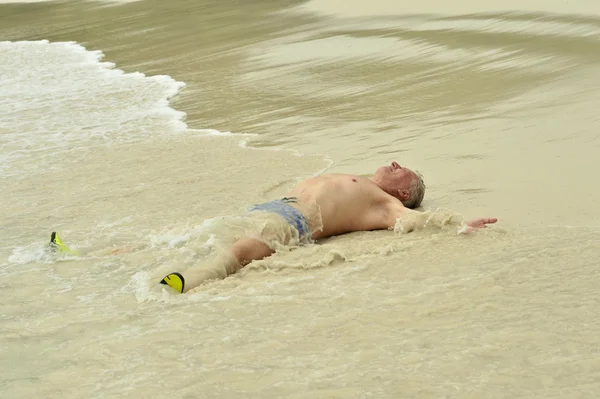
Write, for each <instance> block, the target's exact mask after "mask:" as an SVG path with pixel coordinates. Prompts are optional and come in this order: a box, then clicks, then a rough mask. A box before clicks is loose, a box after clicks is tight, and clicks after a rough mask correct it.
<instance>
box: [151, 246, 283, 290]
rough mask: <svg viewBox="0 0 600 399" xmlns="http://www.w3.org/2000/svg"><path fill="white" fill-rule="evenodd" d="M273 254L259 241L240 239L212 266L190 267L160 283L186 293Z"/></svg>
mask: <svg viewBox="0 0 600 399" xmlns="http://www.w3.org/2000/svg"><path fill="white" fill-rule="evenodd" d="M273 252H275V251H273V250H272V249H271V248H270V247H269V246H268V245H267V244H265V243H264V242H262V241H260V240H257V239H255V238H241V239H239V240H238V241H236V242H235V243H234V244H233V246H232V247H231V249H230V251H229V252H226V253H223V254H221V255H219V256H217V259H215V261H214V264H213V265H210V266H208V267H207V265H201V266H196V267H191V268H189V269H188V270H186V271H184V272H183V273H181V274H180V273H172V274H169V275H168V276H166V277H165V278H164V279H163V280H162V281H161V283H162V284H167V285H169V286H171V287H173V288H174V289H175V290H177V291H179V292H187V291H189V290H191V289H192V288H195V287H197V286H199V285H200V284H202V283H203V282H204V281H207V280H216V279H224V278H225V277H227V276H229V275H230V274H233V273H235V272H237V271H238V270H239V269H241V268H242V267H244V266H246V265H247V264H248V263H250V262H252V261H253V260H260V259H264V258H266V257H267V256H270V255H271V254H272V253H273ZM211 263H213V262H211Z"/></svg>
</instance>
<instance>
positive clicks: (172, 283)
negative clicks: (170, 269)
mask: <svg viewBox="0 0 600 399" xmlns="http://www.w3.org/2000/svg"><path fill="white" fill-rule="evenodd" d="M160 283H161V284H164V285H168V286H169V287H171V288H173V289H174V290H175V291H177V292H179V293H183V289H184V288H185V280H184V278H183V276H182V275H181V274H179V273H171V274H168V275H167V276H165V278H163V279H162V280H161V281H160Z"/></svg>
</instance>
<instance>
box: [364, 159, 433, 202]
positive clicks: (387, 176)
mask: <svg viewBox="0 0 600 399" xmlns="http://www.w3.org/2000/svg"><path fill="white" fill-rule="evenodd" d="M373 181H374V182H375V183H376V184H377V185H378V186H379V187H380V188H381V189H382V190H383V191H385V192H386V193H388V194H390V195H392V196H394V197H396V198H398V199H399V200H400V201H401V202H402V203H403V204H404V206H405V207H407V208H411V209H414V208H418V207H419V206H420V205H421V202H422V201H423V197H424V196H425V183H424V182H423V176H421V174H419V173H415V172H413V171H412V170H410V169H408V168H403V167H401V166H400V165H398V164H397V163H396V162H392V164H391V165H390V166H382V167H380V168H379V169H377V171H376V172H375V176H374V177H373Z"/></svg>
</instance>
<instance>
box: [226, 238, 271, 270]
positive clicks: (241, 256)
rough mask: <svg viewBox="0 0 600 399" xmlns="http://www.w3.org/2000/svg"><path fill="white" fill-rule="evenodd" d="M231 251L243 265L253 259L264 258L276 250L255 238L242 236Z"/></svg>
mask: <svg viewBox="0 0 600 399" xmlns="http://www.w3.org/2000/svg"><path fill="white" fill-rule="evenodd" d="M231 251H232V252H233V255H234V256H235V258H236V259H237V260H238V262H239V263H240V265H241V266H245V265H247V264H248V263H250V262H252V261H253V260H260V259H263V258H265V257H267V256H269V255H271V254H272V253H273V252H274V251H273V250H272V249H271V248H270V247H269V246H268V245H267V244H265V243H264V242H262V241H259V240H257V239H254V238H242V239H240V240H238V241H236V242H235V244H233V247H232V249H231Z"/></svg>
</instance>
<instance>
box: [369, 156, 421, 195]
mask: <svg viewBox="0 0 600 399" xmlns="http://www.w3.org/2000/svg"><path fill="white" fill-rule="evenodd" d="M415 179H417V175H416V174H415V172H413V171H412V170H410V169H408V168H403V167H402V166H400V165H398V163H397V162H392V163H391V164H390V165H386V166H382V167H380V168H379V169H377V171H376V172H375V180H376V181H379V182H381V184H382V185H384V186H385V187H386V188H387V189H390V190H407V189H408V188H409V187H410V185H411V184H412V183H413V182H414V181H415Z"/></svg>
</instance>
